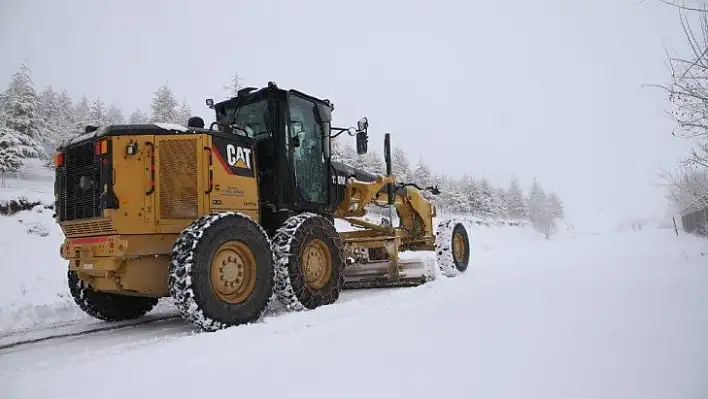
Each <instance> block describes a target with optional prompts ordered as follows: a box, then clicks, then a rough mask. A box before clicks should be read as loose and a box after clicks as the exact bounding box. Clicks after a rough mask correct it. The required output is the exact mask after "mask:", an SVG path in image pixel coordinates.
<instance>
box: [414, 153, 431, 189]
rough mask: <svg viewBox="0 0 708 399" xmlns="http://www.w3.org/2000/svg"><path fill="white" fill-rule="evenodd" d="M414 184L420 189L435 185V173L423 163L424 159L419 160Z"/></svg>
mask: <svg viewBox="0 0 708 399" xmlns="http://www.w3.org/2000/svg"><path fill="white" fill-rule="evenodd" d="M412 180H413V182H414V183H415V184H417V185H418V186H420V188H426V187H430V186H431V185H432V184H433V173H432V172H431V171H430V168H429V167H428V165H427V164H426V163H425V161H423V158H422V157H421V158H419V159H418V164H417V165H416V167H415V172H413V179H412Z"/></svg>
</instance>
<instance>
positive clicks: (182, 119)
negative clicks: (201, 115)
mask: <svg viewBox="0 0 708 399" xmlns="http://www.w3.org/2000/svg"><path fill="white" fill-rule="evenodd" d="M190 116H192V108H191V107H190V106H189V104H188V103H187V99H183V100H182V104H180V106H179V109H178V110H177V121H176V123H179V124H180V125H184V126H187V121H189V117H190Z"/></svg>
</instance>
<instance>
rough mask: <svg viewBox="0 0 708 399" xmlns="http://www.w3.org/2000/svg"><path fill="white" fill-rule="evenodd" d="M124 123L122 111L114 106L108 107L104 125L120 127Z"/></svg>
mask: <svg viewBox="0 0 708 399" xmlns="http://www.w3.org/2000/svg"><path fill="white" fill-rule="evenodd" d="M123 123H125V118H123V111H121V110H120V108H118V107H116V106H115V105H111V106H110V107H108V111H106V124H107V125H122V124H123Z"/></svg>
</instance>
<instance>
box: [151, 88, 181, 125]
mask: <svg viewBox="0 0 708 399" xmlns="http://www.w3.org/2000/svg"><path fill="white" fill-rule="evenodd" d="M151 108H152V116H151V117H150V122H151V123H155V122H161V123H178V114H177V100H175V97H174V95H173V94H172V91H171V90H170V88H169V87H167V85H166V84H165V85H162V86H160V87H159V88H158V89H157V90H156V91H155V96H154V97H153V99H152V106H151Z"/></svg>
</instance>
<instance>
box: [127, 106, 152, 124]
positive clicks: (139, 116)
mask: <svg viewBox="0 0 708 399" xmlns="http://www.w3.org/2000/svg"><path fill="white" fill-rule="evenodd" d="M149 119H150V118H148V116H147V115H146V114H145V113H144V112H143V111H141V110H139V109H136V110H135V111H133V113H131V114H130V116H129V117H128V123H130V124H132V125H140V124H145V123H148V121H149Z"/></svg>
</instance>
